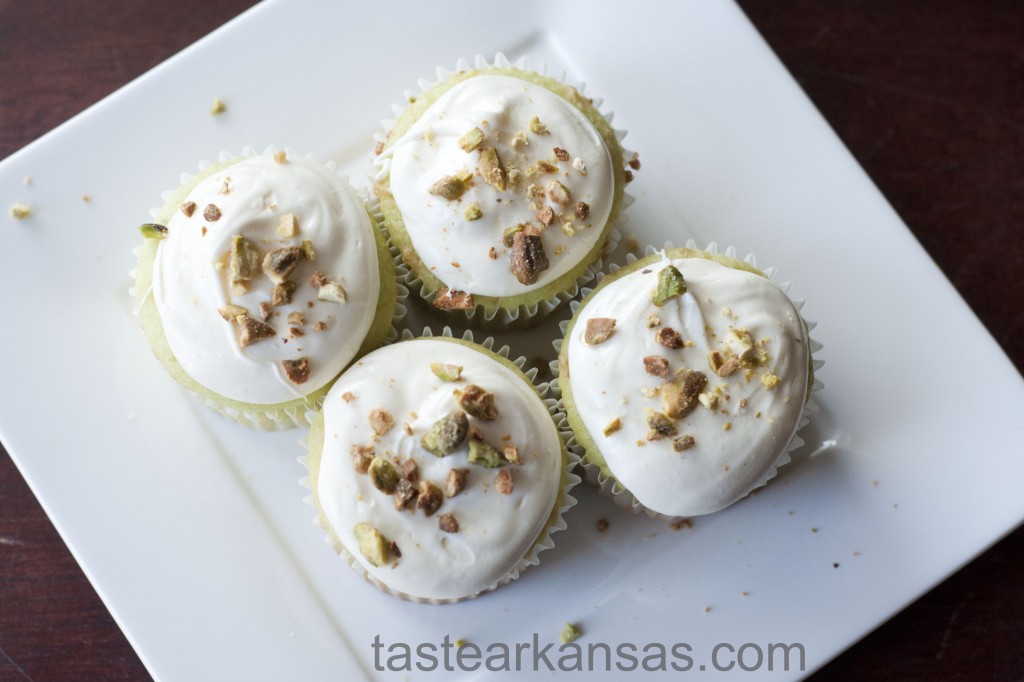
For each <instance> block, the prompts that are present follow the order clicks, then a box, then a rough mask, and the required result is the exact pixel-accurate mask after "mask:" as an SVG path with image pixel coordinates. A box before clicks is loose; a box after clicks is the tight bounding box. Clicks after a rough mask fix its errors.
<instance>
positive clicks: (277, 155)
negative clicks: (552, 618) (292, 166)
mask: <svg viewBox="0 0 1024 682" xmlns="http://www.w3.org/2000/svg"><path fill="white" fill-rule="evenodd" d="M287 160H288V153H287V152H284V151H277V152H274V163H284V162H285V161H287Z"/></svg>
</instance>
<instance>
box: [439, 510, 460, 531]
mask: <svg viewBox="0 0 1024 682" xmlns="http://www.w3.org/2000/svg"><path fill="white" fill-rule="evenodd" d="M437 527H438V528H440V529H441V530H443V531H444V532H445V533H458V532H459V521H458V519H456V518H455V515H454V514H452V513H451V512H448V513H447V514H445V515H444V516H442V517H441V518H440V519H438V520H437Z"/></svg>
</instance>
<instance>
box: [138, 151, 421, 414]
mask: <svg viewBox="0 0 1024 682" xmlns="http://www.w3.org/2000/svg"><path fill="white" fill-rule="evenodd" d="M142 233H143V236H144V237H146V239H145V240H144V244H143V246H142V248H141V250H140V252H139V255H138V265H137V268H136V281H135V296H136V300H137V303H138V308H139V318H140V320H141V322H142V327H143V330H144V331H145V334H146V338H147V339H148V341H149V343H150V345H151V346H152V348H153V351H154V353H155V354H156V356H157V357H158V358H159V360H160V361H161V362H162V363H163V365H164V367H166V368H167V370H168V371H169V372H170V374H171V376H172V377H174V378H175V379H176V380H177V381H178V382H180V383H181V384H182V385H184V386H185V387H186V388H187V389H189V390H190V391H192V392H193V393H195V394H197V395H198V396H200V398H202V399H203V401H204V402H205V403H206V404H207V405H209V406H210V407H212V408H214V409H216V410H218V411H220V412H222V413H223V414H226V415H228V416H230V417H232V418H234V419H236V420H238V421H239V422H241V423H243V424H246V425H248V426H252V427H255V428H261V429H273V428H287V427H291V426H295V425H305V424H306V423H307V422H306V419H305V413H306V412H307V411H308V410H309V409H310V408H312V407H315V406H316V405H318V404H319V401H320V400H322V398H323V396H324V394H325V393H326V392H327V390H328V388H329V387H330V384H331V382H332V381H333V379H334V378H335V377H336V376H337V375H338V374H339V373H340V372H341V371H342V370H343V369H344V368H345V367H346V366H347V365H348V364H349V363H350V362H351V361H352V360H353V359H354V358H356V357H357V356H358V355H359V354H361V353H365V352H367V351H368V350H371V349H373V348H376V347H377V346H379V345H380V344H381V343H383V341H384V339H385V337H386V336H387V335H388V334H389V333H392V332H393V328H392V318H393V317H394V315H395V313H396V311H399V312H400V311H401V310H402V308H401V307H400V306H398V305H397V303H396V300H397V298H396V297H397V293H398V291H397V285H396V273H395V267H394V264H393V262H392V261H391V257H390V254H389V253H388V251H387V248H386V246H385V244H384V243H383V241H382V239H381V238H380V236H379V231H378V230H377V229H376V226H375V223H374V220H373V219H372V218H371V217H370V215H369V214H368V212H367V209H366V207H365V205H364V203H363V202H362V201H361V200H360V199H359V198H358V197H357V196H356V194H355V192H354V191H353V190H352V188H351V187H350V186H349V185H348V183H347V182H345V181H344V180H343V179H342V178H341V177H340V176H339V175H338V174H337V173H335V172H334V170H333V169H331V168H328V167H326V166H324V165H322V164H319V163H316V162H314V161H312V160H309V159H305V158H300V157H298V156H295V155H292V154H286V153H285V152H275V153H268V154H262V155H256V156H248V157H242V158H236V159H231V160H226V161H224V162H223V163H221V164H218V165H216V166H212V167H209V168H207V169H206V170H205V171H203V172H202V173H200V174H199V175H198V176H196V177H194V178H191V179H190V180H188V181H187V182H185V184H184V185H183V186H182V187H181V188H180V189H178V190H177V191H176V192H175V193H173V195H172V196H171V197H170V198H169V200H168V201H167V203H166V204H165V206H164V207H163V209H162V210H160V211H159V212H158V214H157V216H156V222H155V223H150V224H147V225H144V226H143V227H142Z"/></svg>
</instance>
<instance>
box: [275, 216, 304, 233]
mask: <svg viewBox="0 0 1024 682" xmlns="http://www.w3.org/2000/svg"><path fill="white" fill-rule="evenodd" d="M277 233H278V234H279V235H280V236H282V237H294V236H295V235H297V234H298V233H299V219H298V218H296V217H295V214H294V213H285V214H284V215H283V216H281V220H280V221H279V222H278V224H277Z"/></svg>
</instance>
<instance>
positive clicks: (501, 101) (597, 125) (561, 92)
mask: <svg viewBox="0 0 1024 682" xmlns="http://www.w3.org/2000/svg"><path fill="white" fill-rule="evenodd" d="M462 67H463V68H460V69H459V70H458V72H456V73H452V74H450V75H448V76H447V77H444V78H443V79H442V80H441V81H440V82H438V83H437V84H435V85H433V86H432V87H429V88H428V89H426V91H425V92H424V93H423V94H421V95H419V96H417V97H410V98H409V99H410V102H411V103H410V104H409V106H408V108H406V109H405V111H404V112H402V114H401V115H400V116H399V117H398V119H397V120H396V121H395V122H394V123H393V125H392V126H391V128H390V131H389V133H388V135H387V137H386V138H385V139H383V140H382V141H381V143H380V144H379V145H378V152H379V156H378V166H379V168H380V173H379V176H378V181H377V184H376V192H377V196H378V197H379V199H380V205H381V211H382V214H383V216H384V223H385V225H386V226H387V229H388V232H389V234H390V236H391V239H392V241H393V243H394V244H395V245H396V246H397V248H398V249H399V250H400V251H401V255H402V259H403V261H404V262H405V263H406V264H407V265H408V266H409V268H410V270H411V277H413V278H414V281H412V282H411V284H412V285H413V287H414V289H418V290H419V291H420V294H421V296H422V297H423V298H424V299H426V300H427V301H429V302H431V304H432V305H433V306H434V307H435V308H437V309H440V310H446V311H451V310H454V311H464V313H465V316H464V317H463V321H465V317H466V316H468V317H469V321H470V322H471V323H472V324H476V325H483V326H487V327H490V328H498V329H500V328H507V327H509V326H511V325H512V324H513V323H515V325H516V326H525V325H529V324H531V323H534V322H536V321H539V320H540V319H541V318H542V317H543V316H544V315H546V314H547V313H549V312H550V311H551V310H552V309H554V307H556V306H557V305H558V304H559V303H561V302H563V301H565V300H568V299H569V298H570V297H571V296H573V295H575V294H576V293H577V291H578V286H579V284H580V283H581V282H586V281H589V280H590V279H591V278H592V277H593V274H594V272H595V266H599V261H600V258H601V254H602V251H603V249H604V248H605V246H606V244H607V243H608V240H609V235H611V234H612V232H613V228H614V224H615V221H616V219H617V217H618V215H619V212H620V210H621V208H622V204H623V187H624V185H625V182H626V179H627V177H630V178H631V177H632V175H631V174H629V175H628V176H627V173H626V170H625V167H626V165H627V163H626V161H625V158H624V152H623V150H622V147H621V146H620V144H619V139H618V135H617V133H616V132H615V130H613V129H612V127H611V125H610V124H609V123H608V121H607V120H606V119H605V118H604V116H602V114H601V113H600V111H598V109H597V107H595V105H594V104H593V102H592V101H591V100H590V99H588V98H586V97H584V96H583V95H582V94H580V92H579V91H578V90H577V89H576V88H574V87H571V86H569V85H566V84H565V83H562V82H561V81H559V80H556V79H553V78H549V77H546V76H543V75H540V74H538V73H534V72H532V71H527V70H525V69H524V68H516V67H512V66H510V65H509V64H508V62H507V61H506V60H505V59H504V57H502V56H500V55H499V58H498V59H497V60H496V64H495V65H494V66H491V65H488V64H487V63H486V62H484V61H483V60H478V63H477V68H473V69H470V68H469V67H468V66H466V65H465V64H463V65H462ZM630 160H631V161H632V165H633V167H634V168H638V167H639V162H637V161H636V160H635V158H634V159H630Z"/></svg>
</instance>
